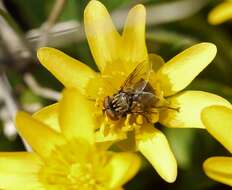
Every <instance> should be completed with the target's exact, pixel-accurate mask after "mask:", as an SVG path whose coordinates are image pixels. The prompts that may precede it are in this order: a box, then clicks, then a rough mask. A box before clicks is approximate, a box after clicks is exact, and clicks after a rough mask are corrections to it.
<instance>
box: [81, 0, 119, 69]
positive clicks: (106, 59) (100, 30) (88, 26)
mask: <svg viewBox="0 0 232 190" xmlns="http://www.w3.org/2000/svg"><path fill="white" fill-rule="evenodd" d="M84 25H85V32H86V36H87V40H88V43H89V46H90V50H91V52H92V55H93V57H94V59H95V62H96V64H97V65H98V68H99V70H100V71H103V70H104V68H105V66H106V64H110V63H111V62H113V61H115V60H118V58H119V55H120V49H121V48H120V46H121V44H120V43H121V37H120V35H119V34H118V32H117V31H116V29H115V27H114V24H113V23H112V20H111V18H110V15H109V13H108V11H107V10H106V8H105V7H104V5H103V4H102V3H100V2H99V1H95V0H94V1H90V2H89V4H88V5H87V7H86V8H85V12H84Z"/></svg>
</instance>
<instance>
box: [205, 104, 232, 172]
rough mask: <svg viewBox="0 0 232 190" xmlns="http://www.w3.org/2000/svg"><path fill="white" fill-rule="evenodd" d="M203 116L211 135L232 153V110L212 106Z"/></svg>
mask: <svg viewBox="0 0 232 190" xmlns="http://www.w3.org/2000/svg"><path fill="white" fill-rule="evenodd" d="M201 116H202V117H201V118H202V121H203V123H204V124H205V126H206V129H207V130H208V131H209V133H210V134H211V135H213V137H214V138H216V139H217V140H218V141H219V142H220V143H221V144H222V145H224V146H225V147H226V148H227V149H228V150H229V151H230V152H231V153H232V108H231V109H229V108H227V107H224V106H210V107H207V108H205V109H204V110H203V112H202V115H201ZM231 171H232V170H231Z"/></svg>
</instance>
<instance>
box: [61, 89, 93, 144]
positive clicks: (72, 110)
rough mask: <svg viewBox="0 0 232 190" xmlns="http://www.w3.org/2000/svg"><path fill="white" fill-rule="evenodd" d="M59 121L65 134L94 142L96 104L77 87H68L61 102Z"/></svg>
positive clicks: (68, 136)
mask: <svg viewBox="0 0 232 190" xmlns="http://www.w3.org/2000/svg"><path fill="white" fill-rule="evenodd" d="M59 121H60V126H61V129H62V131H63V133H64V135H65V136H66V137H67V138H69V139H71V138H82V139H85V140H86V141H88V142H89V143H91V144H93V143H94V133H93V131H94V127H95V120H94V106H93V103H92V102H90V101H89V100H87V99H86V98H85V97H84V96H83V95H81V94H80V92H78V91H77V90H76V89H72V88H71V89H66V90H65V91H64V92H63V98H62V100H61V101H60V104H59Z"/></svg>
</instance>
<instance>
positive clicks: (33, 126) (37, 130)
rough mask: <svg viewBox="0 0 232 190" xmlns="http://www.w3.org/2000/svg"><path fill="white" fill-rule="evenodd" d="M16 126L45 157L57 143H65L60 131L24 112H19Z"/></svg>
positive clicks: (36, 150)
mask: <svg viewBox="0 0 232 190" xmlns="http://www.w3.org/2000/svg"><path fill="white" fill-rule="evenodd" d="M16 127H17V129H18V131H19V134H20V135H22V137H24V138H25V140H26V141H27V142H28V143H29V145H31V147H32V148H33V150H35V152H37V153H38V154H39V155H41V156H44V157H46V156H49V154H50V153H51V152H52V150H53V149H54V148H55V146H56V145H61V144H64V143H65V139H64V138H63V137H62V136H61V135H60V134H59V133H57V132H55V131H53V130H52V129H51V128H49V127H47V126H46V125H45V124H43V123H42V122H40V121H38V120H36V119H34V118H33V117H31V116H30V115H29V114H27V113H24V112H18V113H17V115H16Z"/></svg>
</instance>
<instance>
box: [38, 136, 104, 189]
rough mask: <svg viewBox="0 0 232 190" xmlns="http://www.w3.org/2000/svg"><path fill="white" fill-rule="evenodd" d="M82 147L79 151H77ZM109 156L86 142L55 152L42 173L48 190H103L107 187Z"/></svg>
mask: <svg viewBox="0 0 232 190" xmlns="http://www.w3.org/2000/svg"><path fill="white" fill-rule="evenodd" d="M77 147H78V148H77ZM105 161H106V159H105V154H103V153H101V152H96V150H95V149H94V148H93V147H91V146H90V145H88V144H87V143H84V142H77V141H73V142H69V143H68V144H66V145H62V146H58V147H56V149H55V150H54V151H53V152H52V154H51V155H50V157H49V158H47V159H46V161H45V164H44V165H43V166H42V167H41V170H40V172H39V179H40V181H41V182H42V183H43V184H44V185H45V187H46V189H49V190H53V189H61V190H100V189H104V188H105V187H106V183H107V179H108V178H107V175H106V172H104V166H105Z"/></svg>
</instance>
